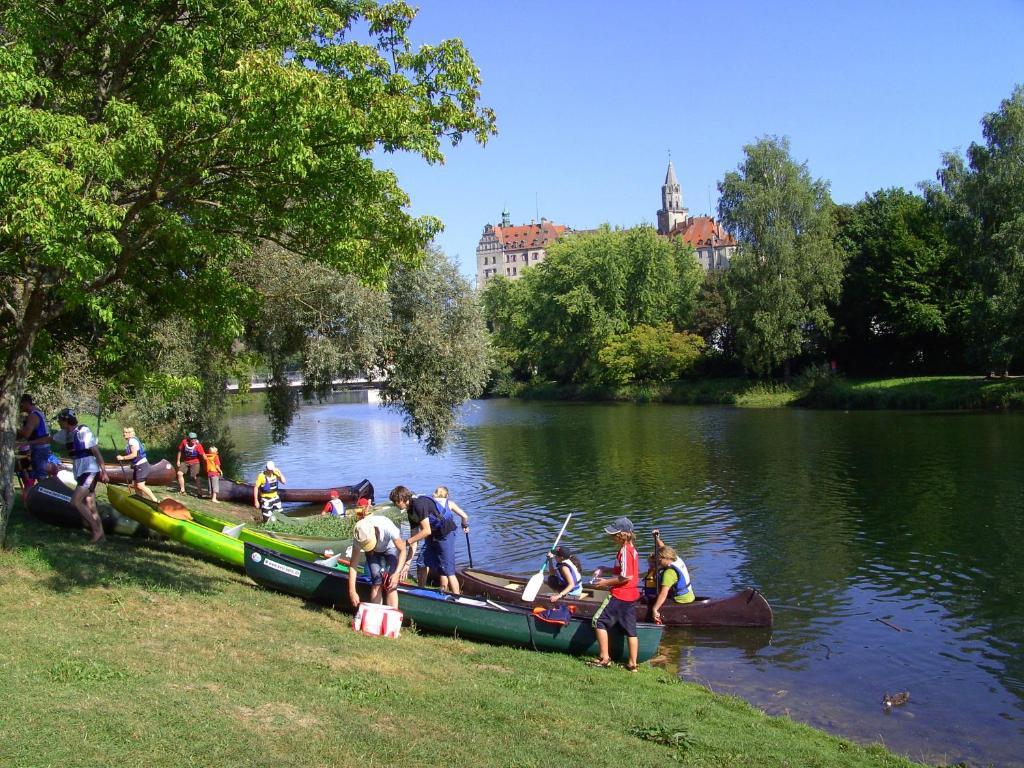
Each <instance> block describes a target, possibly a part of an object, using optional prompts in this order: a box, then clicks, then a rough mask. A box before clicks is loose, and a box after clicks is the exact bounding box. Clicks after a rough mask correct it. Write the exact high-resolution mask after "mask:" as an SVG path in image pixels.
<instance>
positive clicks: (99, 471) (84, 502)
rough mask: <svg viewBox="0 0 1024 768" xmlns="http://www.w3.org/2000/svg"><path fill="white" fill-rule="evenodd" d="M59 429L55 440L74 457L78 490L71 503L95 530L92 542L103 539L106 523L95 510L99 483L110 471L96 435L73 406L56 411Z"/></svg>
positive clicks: (72, 459)
mask: <svg viewBox="0 0 1024 768" xmlns="http://www.w3.org/2000/svg"><path fill="white" fill-rule="evenodd" d="M57 423H58V424H59V425H60V431H59V432H57V433H56V434H55V435H53V441H54V442H55V443H62V444H63V445H64V446H65V447H66V448H67V450H68V454H69V455H70V457H71V461H72V465H73V472H74V475H75V483H76V484H77V485H76V487H75V492H74V493H73V494H71V505H72V506H73V507H74V508H75V509H76V510H78V514H79V515H81V516H82V520H83V521H85V523H86V524H87V525H88V526H89V528H90V529H91V530H92V539H91V542H92V543H93V544H99V543H100V542H101V541H103V539H104V536H103V523H102V522H101V521H100V516H99V515H98V514H97V513H96V482H97V480H99V481H101V482H104V483H106V482H109V481H110V478H109V477H107V472H106V470H105V469H104V468H103V455H102V454H101V453H100V449H99V446H98V445H97V442H96V436H95V435H94V434H93V433H92V430H91V429H89V428H88V427H87V426H85V425H84V424H79V423H78V417H77V416H75V412H74V411H73V410H71V409H70V408H65V409H64V410H62V411H61V412H60V413H58V414H57Z"/></svg>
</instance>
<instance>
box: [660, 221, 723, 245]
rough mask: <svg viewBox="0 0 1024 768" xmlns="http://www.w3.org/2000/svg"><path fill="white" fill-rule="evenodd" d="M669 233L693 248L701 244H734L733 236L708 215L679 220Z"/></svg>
mask: <svg viewBox="0 0 1024 768" xmlns="http://www.w3.org/2000/svg"><path fill="white" fill-rule="evenodd" d="M669 235H672V236H679V237H682V238H683V242H684V243H689V244H690V245H692V246H693V247H694V248H699V247H700V246H702V245H703V246H707V245H715V246H725V245H736V240H734V239H733V236H732V235H730V234H729V233H728V232H726V231H725V230H724V229H722V225H721V224H719V223H718V222H716V221H715V220H714V219H713V218H712V217H710V216H693V217H691V218H689V219H687V220H686V221H681V222H679V223H678V224H676V225H675V226H674V227H672V231H671V232H669Z"/></svg>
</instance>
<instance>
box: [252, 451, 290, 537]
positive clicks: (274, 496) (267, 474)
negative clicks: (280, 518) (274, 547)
mask: <svg viewBox="0 0 1024 768" xmlns="http://www.w3.org/2000/svg"><path fill="white" fill-rule="evenodd" d="M287 482H288V481H287V480H285V479H284V475H283V474H282V473H281V470H280V469H278V468H277V466H276V465H275V464H274V462H272V461H268V462H267V466H266V467H264V469H263V471H262V472H260V473H259V474H258V475H256V482H255V483H254V484H253V486H252V505H253V506H254V507H256V509H258V510H259V511H260V514H261V515H262V516H263V522H264V523H272V522H274V521H275V520H277V517H276V516H275V515H276V513H278V512H280V511H282V510H283V509H284V504H283V503H282V502H281V495H280V494H279V493H278V492H277V487H278V486H279V485H285V484H286V483H287Z"/></svg>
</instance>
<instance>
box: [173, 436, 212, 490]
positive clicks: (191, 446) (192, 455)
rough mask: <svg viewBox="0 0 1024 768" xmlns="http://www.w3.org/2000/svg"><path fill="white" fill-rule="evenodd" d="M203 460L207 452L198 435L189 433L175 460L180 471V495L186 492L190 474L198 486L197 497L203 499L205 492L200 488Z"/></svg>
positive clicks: (182, 442)
mask: <svg viewBox="0 0 1024 768" xmlns="http://www.w3.org/2000/svg"><path fill="white" fill-rule="evenodd" d="M182 458H184V459H185V464H184V466H182V463H181V460H182ZM201 458H206V450H205V449H204V448H203V444H202V443H200V442H199V437H198V436H197V435H196V433H195V432H189V433H188V437H186V438H185V439H184V440H182V441H181V443H179V444H178V455H177V457H175V459H174V466H175V468H176V469H177V471H178V493H184V492H185V473H186V472H188V476H189V477H191V478H192V482H193V483H195V485H196V496H198V497H199V498H202V497H203V492H202V490H201V489H200V488H199V459H201Z"/></svg>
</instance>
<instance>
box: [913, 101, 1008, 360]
mask: <svg viewBox="0 0 1024 768" xmlns="http://www.w3.org/2000/svg"><path fill="white" fill-rule="evenodd" d="M981 124H982V134H983V136H984V139H985V141H984V143H983V144H978V143H972V144H971V146H970V147H969V148H968V150H967V159H966V162H965V161H964V158H962V157H960V156H959V155H956V154H952V153H950V154H947V155H946V156H945V157H944V160H943V167H942V168H941V169H940V171H939V174H938V175H939V182H940V183H941V189H937V188H934V187H933V188H932V189H931V190H930V192H931V195H932V198H933V200H934V201H935V202H936V204H938V205H940V206H941V207H942V209H943V211H944V213H945V215H946V217H947V220H948V221H949V225H950V232H951V236H952V237H953V239H954V241H955V242H956V244H957V246H958V255H959V257H960V260H961V268H962V270H963V272H964V274H965V276H966V279H967V281H968V296H967V302H968V306H969V323H970V328H971V331H972V333H971V336H972V345H973V347H974V356H975V357H976V358H977V359H978V362H980V363H982V364H984V365H986V366H988V367H989V368H990V370H1006V369H1007V368H1008V367H1009V366H1010V365H1011V363H1013V362H1014V361H1019V360H1020V359H1021V356H1022V355H1024V86H1020V85H1018V86H1017V87H1016V88H1014V90H1013V93H1012V94H1011V95H1010V97H1009V98H1008V99H1005V100H1003V102H1002V103H1001V104H1000V105H999V109H998V110H997V111H995V112H991V113H989V114H988V115H985V117H984V118H983V119H982V122H981Z"/></svg>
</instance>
